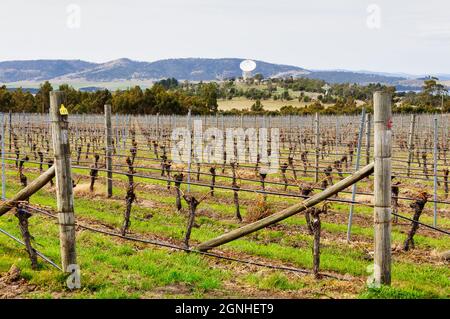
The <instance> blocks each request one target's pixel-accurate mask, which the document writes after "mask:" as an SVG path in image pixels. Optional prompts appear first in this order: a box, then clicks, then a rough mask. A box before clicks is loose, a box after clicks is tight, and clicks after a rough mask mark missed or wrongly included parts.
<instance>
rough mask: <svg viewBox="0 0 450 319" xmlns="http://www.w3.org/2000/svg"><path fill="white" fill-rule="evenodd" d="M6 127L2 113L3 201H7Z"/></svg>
mask: <svg viewBox="0 0 450 319" xmlns="http://www.w3.org/2000/svg"><path fill="white" fill-rule="evenodd" d="M5 126H6V122H5V114H3V113H2V133H1V134H2V201H4V200H5V199H6V172H5Z"/></svg>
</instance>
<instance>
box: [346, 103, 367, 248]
mask: <svg viewBox="0 0 450 319" xmlns="http://www.w3.org/2000/svg"><path fill="white" fill-rule="evenodd" d="M365 119H366V109H365V108H363V109H362V112H361V122H360V125H359V134H358V148H357V152H356V161H355V171H358V170H359V162H360V160H361V146H362V137H363V134H364V121H365ZM355 200H356V183H355V184H353V185H352V202H354V201H355ZM354 207H355V206H354V205H353V204H350V212H349V215H348V226H347V241H348V242H350V237H351V232H352V222H353V211H354Z"/></svg>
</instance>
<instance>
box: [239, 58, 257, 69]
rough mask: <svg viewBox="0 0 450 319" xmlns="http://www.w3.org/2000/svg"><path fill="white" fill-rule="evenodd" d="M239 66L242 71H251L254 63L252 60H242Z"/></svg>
mask: <svg viewBox="0 0 450 319" xmlns="http://www.w3.org/2000/svg"><path fill="white" fill-rule="evenodd" d="M240 68H241V70H242V71H244V72H252V71H253V70H254V69H256V63H255V61H253V60H244V61H242V62H241V64H240Z"/></svg>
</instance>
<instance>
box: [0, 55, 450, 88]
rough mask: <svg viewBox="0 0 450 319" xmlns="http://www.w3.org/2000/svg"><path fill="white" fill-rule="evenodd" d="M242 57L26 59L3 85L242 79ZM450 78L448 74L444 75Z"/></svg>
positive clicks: (356, 75)
mask: <svg viewBox="0 0 450 319" xmlns="http://www.w3.org/2000/svg"><path fill="white" fill-rule="evenodd" d="M242 60H243V59H239V58H223V59H206V58H181V59H165V60H158V61H154V62H142V61H133V60H130V59H127V58H122V59H118V60H113V61H109V62H105V63H93V62H87V61H81V60H22V61H4V62H0V83H7V84H8V83H10V84H20V83H21V82H36V83H40V82H43V81H47V80H48V81H50V82H56V83H69V84H71V83H77V82H83V83H98V85H99V86H102V83H103V84H104V83H105V82H120V81H128V82H131V83H132V82H134V81H135V82H140V81H155V80H159V79H163V78H169V77H174V78H176V79H178V80H189V81H210V80H223V79H227V78H233V77H234V78H237V77H240V76H241V75H242V71H241V70H240V68H239V64H240V63H241V61H242ZM255 62H256V65H257V67H256V69H255V70H254V71H253V73H254V74H256V73H261V74H262V75H263V76H264V77H265V78H267V77H287V76H293V77H308V78H315V79H321V80H324V81H326V82H328V83H347V82H348V83H358V84H368V83H383V84H389V85H398V86H402V87H403V86H404V87H411V88H413V87H416V86H420V85H421V83H422V79H419V77H418V76H412V75H407V74H389V73H380V72H370V71H356V72H355V71H347V70H326V71H324V70H307V69H304V68H301V67H298V66H292V65H284V64H274V63H268V62H264V61H255ZM441 77H442V78H443V79H450V76H449V75H441Z"/></svg>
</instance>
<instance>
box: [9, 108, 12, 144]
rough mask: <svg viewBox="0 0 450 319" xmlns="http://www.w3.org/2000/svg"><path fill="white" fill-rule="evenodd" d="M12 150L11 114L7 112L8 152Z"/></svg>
mask: <svg viewBox="0 0 450 319" xmlns="http://www.w3.org/2000/svg"><path fill="white" fill-rule="evenodd" d="M11 150H12V112H11V110H9V152H10V153H11Z"/></svg>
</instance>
